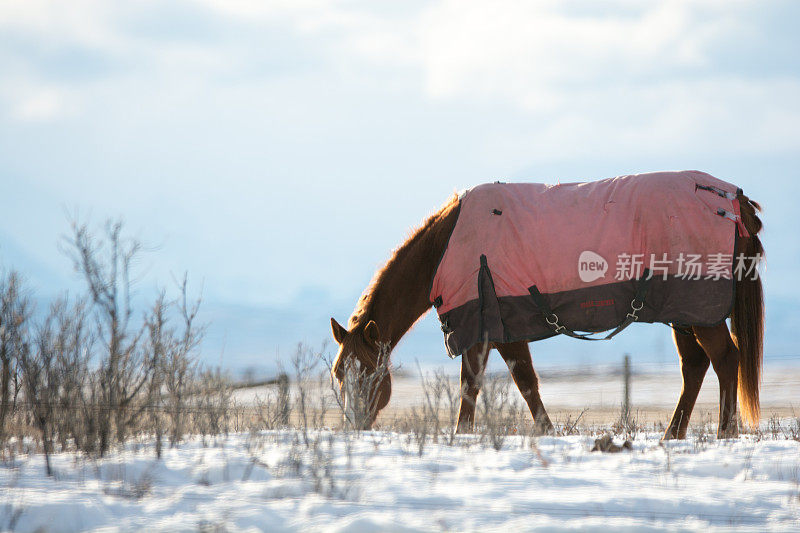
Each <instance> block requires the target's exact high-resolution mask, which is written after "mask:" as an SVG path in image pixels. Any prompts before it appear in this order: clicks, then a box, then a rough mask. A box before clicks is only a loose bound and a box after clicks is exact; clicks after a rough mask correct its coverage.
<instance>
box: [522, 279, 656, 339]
mask: <svg viewBox="0 0 800 533" xmlns="http://www.w3.org/2000/svg"><path fill="white" fill-rule="evenodd" d="M649 282H650V269H647V268H645V269H644V271H643V272H642V276H641V277H640V278H639V279H638V280H636V294H635V296H634V297H633V300H631V311H630V312H629V313H628V314H627V315H626V316H625V320H623V321H622V322H621V323H620V324H619V325H618V326H617V327H616V328H615V329H614V330H613V331H612V332H611V333H609V334H608V335H606V336H605V337H592V335H595V333H576V332H575V331H573V330H571V329H569V328H568V327H566V326H565V325H563V324H561V323H559V320H558V315H556V314H555V313H554V312H553V310H552V309H550V306H549V305H548V304H547V300H545V298H544V296H543V295H542V293H541V292H539V289H538V288H536V285H531V286H530V287H529V288H528V292H529V293H530V294H531V297H532V298H533V302H534V303H535V304H536V307H538V308H539V312H540V313H542V315H544V319H545V320H546V321H547V323H548V324H549V325H550V327H552V328H553V331H555V332H556V333H558V334H563V335H567V336H568V337H572V338H574V339H581V340H584V341H605V340H608V339H611V338H612V337H614V336H615V335H616V334H617V333H619V332H621V331H622V330H623V329H625V328H627V327H628V326H630V325H631V324H633V323H634V322H636V321H637V320H638V319H639V316H638V314H637V313H638V312H639V311H641V310H642V307H644V299H645V297H646V296H647V288H648V285H649Z"/></svg>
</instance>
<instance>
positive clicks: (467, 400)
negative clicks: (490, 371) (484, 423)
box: [456, 343, 490, 433]
mask: <svg viewBox="0 0 800 533" xmlns="http://www.w3.org/2000/svg"><path fill="white" fill-rule="evenodd" d="M489 349H490V347H489V346H488V345H487V344H485V343H480V344H476V345H475V346H473V347H472V348H470V349H469V350H467V353H465V354H464V355H462V356H461V408H460V409H459V410H458V426H457V427H456V433H470V432H472V429H473V427H474V426H475V406H476V405H477V401H478V394H479V393H480V392H481V386H482V385H483V372H484V370H485V369H486V361H487V360H488V359H489Z"/></svg>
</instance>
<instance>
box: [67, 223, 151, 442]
mask: <svg viewBox="0 0 800 533" xmlns="http://www.w3.org/2000/svg"><path fill="white" fill-rule="evenodd" d="M122 228H123V226H122V223H121V222H118V221H117V222H111V221H109V222H107V223H106V226H105V239H99V240H98V239H97V238H95V237H94V236H93V235H92V233H91V232H90V231H89V228H88V227H87V225H86V224H79V223H77V222H73V224H72V234H71V236H70V237H69V238H68V239H67V240H66V252H67V253H68V254H69V256H70V257H71V259H72V261H73V264H74V267H75V270H76V271H77V272H78V273H79V274H80V275H81V277H83V280H84V281H85V283H86V286H87V289H88V292H89V296H90V298H91V301H92V303H93V306H94V316H95V320H96V326H97V336H98V339H99V341H100V342H99V345H100V346H101V347H102V353H98V358H99V369H98V372H99V376H98V377H99V379H98V380H97V382H96V384H97V386H98V387H99V390H98V391H97V395H98V397H99V400H100V403H101V405H102V407H103V408H102V409H100V410H99V411H98V420H97V422H98V426H99V427H98V435H99V438H100V442H99V453H100V455H103V454H104V453H105V452H106V451H107V450H108V448H109V446H110V444H111V438H112V435H111V432H112V431H113V430H116V435H115V437H116V440H117V441H118V442H123V441H124V440H125V437H126V434H127V430H128V428H129V426H131V425H132V424H133V422H134V421H135V419H136V415H137V414H138V413H137V412H135V411H134V410H133V409H132V407H133V403H134V400H135V399H136V396H137V395H138V394H139V392H140V391H142V390H143V388H144V387H145V385H146V384H147V382H148V381H149V380H150V379H151V378H152V376H153V371H154V367H155V361H154V359H153V358H152V357H147V354H146V353H144V352H143V351H142V350H141V349H140V345H139V341H140V339H141V336H142V334H143V330H144V328H143V327H140V328H136V329H134V328H133V325H132V324H131V318H132V314H133V310H132V305H131V291H132V279H131V268H132V266H133V264H134V261H135V260H136V258H137V256H138V254H139V252H140V250H141V244H140V243H139V242H138V241H137V240H135V239H127V238H125V237H123V235H122Z"/></svg>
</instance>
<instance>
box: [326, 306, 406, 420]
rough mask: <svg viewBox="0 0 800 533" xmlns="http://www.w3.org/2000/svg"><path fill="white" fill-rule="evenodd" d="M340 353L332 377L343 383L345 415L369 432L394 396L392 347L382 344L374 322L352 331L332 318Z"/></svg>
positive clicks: (353, 328) (332, 370) (356, 327)
mask: <svg viewBox="0 0 800 533" xmlns="http://www.w3.org/2000/svg"><path fill="white" fill-rule="evenodd" d="M331 329H332V330H333V338H334V339H335V340H336V343H337V344H338V345H339V351H338V353H337V354H336V359H335V360H334V362H333V367H332V368H331V374H332V375H333V377H334V378H335V379H336V380H337V381H338V382H339V387H340V390H341V394H342V400H343V407H344V410H345V416H346V417H347V419H348V421H349V422H350V423H351V424H352V425H353V426H355V427H357V428H358V429H369V428H371V427H372V424H373V423H374V422H375V418H376V417H377V416H378V413H379V412H380V410H381V409H383V408H384V407H386V405H387V404H388V403H389V398H390V397H391V395H392V379H391V376H390V374H389V366H388V365H389V351H390V349H389V345H388V343H385V342H381V340H380V338H381V337H380V330H379V329H378V325H377V324H376V323H375V321H374V320H370V321H368V322H367V323H366V324H363V325H354V326H352V328H351V329H350V330H349V331H348V330H347V329H346V328H345V327H344V326H342V325H341V324H339V323H338V322H337V321H336V320H335V319H333V318H331Z"/></svg>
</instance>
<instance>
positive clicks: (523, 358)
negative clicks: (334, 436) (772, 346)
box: [331, 195, 763, 439]
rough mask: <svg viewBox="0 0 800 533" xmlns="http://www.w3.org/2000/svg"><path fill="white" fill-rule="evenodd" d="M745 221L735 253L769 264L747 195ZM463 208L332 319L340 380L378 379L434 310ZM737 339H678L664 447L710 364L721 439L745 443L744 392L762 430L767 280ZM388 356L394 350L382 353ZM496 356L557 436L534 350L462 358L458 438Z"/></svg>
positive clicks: (681, 427)
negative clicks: (674, 398)
mask: <svg viewBox="0 0 800 533" xmlns="http://www.w3.org/2000/svg"><path fill="white" fill-rule="evenodd" d="M739 203H740V206H741V216H742V222H743V223H744V225H745V227H746V229H747V232H748V233H749V235H748V236H747V237H744V238H740V239H738V240H737V241H736V250H735V254H736V255H737V256H738V255H739V254H740V253H743V254H745V256H746V257H760V256H761V254H762V253H763V248H762V245H761V242H760V240H759V238H758V237H757V234H758V233H759V231H760V230H761V221H760V220H759V218H758V216H757V214H756V213H757V211H759V210H760V206H759V205H758V204H757V203H756V202H754V201H751V200H750V199H748V198H747V197H746V196H744V195H740V196H739ZM457 207H458V199H457V198H456V197H453V198H451V199H450V200H449V201H448V202H447V203H446V204H445V205H444V206H443V207H442V208H441V209H439V210H438V211H436V212H435V213H434V214H433V215H431V216H430V217H429V218H428V219H427V220H426V221H425V222H424V223H423V224H422V226H421V227H420V228H419V229H417V230H416V231H415V232H414V233H413V234H412V235H411V237H409V238H408V239H407V240H406V241H405V242H404V243H403V244H402V245H401V246H400V247H399V248H397V249H396V250H395V252H394V254H393V255H392V257H391V258H390V259H389V261H388V262H387V263H386V265H385V266H384V267H383V268H382V269H380V270H379V271H378V272H377V273H376V274H375V277H374V278H373V281H372V283H371V284H370V286H369V287H368V288H367V290H366V291H365V292H364V295H363V296H362V297H361V298H360V299H359V301H358V304H357V305H356V309H355V311H354V312H353V315H352V316H351V317H350V320H349V322H348V327H347V328H345V327H344V326H342V325H340V324H339V323H338V322H336V320H335V319H333V318H331V327H332V329H333V337H334V339H335V340H336V342H337V343H338V344H339V350H338V354H337V356H336V359H335V361H334V365H333V372H332V373H333V375H334V376H335V377H336V378H337V379H338V380H339V381H340V382H341V380H342V379H343V376H344V367H345V364H346V363H348V362H358V363H359V365H360V367H361V368H362V369H364V371H365V372H366V373H370V372H373V373H374V372H376V369H377V368H378V367H379V364H380V362H379V354H382V353H386V354H387V356H388V353H389V352H390V351H391V349H392V348H394V347H395V346H396V345H397V343H398V342H399V341H400V339H401V338H402V337H403V335H405V333H406V332H407V331H408V330H409V329H411V327H412V326H413V325H414V323H415V322H416V321H417V320H418V319H419V318H420V317H421V316H422V315H423V314H425V312H426V311H428V310H429V309H430V308H431V306H432V303H431V302H430V301H429V294H430V293H429V289H430V285H431V280H432V279H433V276H434V274H435V271H436V268H437V266H438V262H439V260H440V258H441V257H442V254H443V253H444V250H445V247H446V246H447V241H448V238H449V236H450V234H451V233H452V231H453V228H454V226H455V223H456V219H457V218H458V209H457ZM730 318H731V325H732V331H733V336H732V335H731V333H730V332H729V331H728V326H727V324H726V322H725V321H723V322H722V323H720V324H718V325H716V326H714V327H699V326H689V327H687V328H686V330H685V331H682V332H680V333H679V332H677V331H673V337H674V340H675V346H676V347H677V350H678V354H679V356H680V363H681V372H682V374H683V388H682V390H681V394H680V398H679V399H678V405H677V407H676V408H675V412H674V414H673V416H672V420H671V422H670V424H669V426H668V427H667V430H666V432H665V434H664V438H665V439H673V438H678V439H682V438H684V437H685V436H686V430H687V427H688V425H689V418H690V416H691V414H692V409H693V407H694V405H695V402H696V400H697V395H698V393H699V392H700V386H701V384H702V382H703V378H704V376H705V374H706V371H707V370H708V367H709V364H710V365H711V366H712V367H713V368H714V371H715V372H716V374H717V377H718V379H719V389H720V390H719V392H720V403H719V425H718V430H717V435H718V437H720V438H729V437H735V436H737V435H738V431H739V428H738V423H737V419H736V409H737V393H738V399H739V401H740V402H741V415H742V418H743V420H744V421H746V422H747V423H749V424H750V425H751V426H754V427H755V426H756V425H757V424H758V421H759V416H760V410H759V399H758V393H759V382H760V377H759V376H760V370H761V359H762V339H763V295H762V287H761V280H760V279H758V278H757V277H756V279H749V278H748V279H742V280H737V281H736V286H735V300H734V305H733V309H732V312H731V315H730ZM382 347H385V348H388V350H386V349H384V350H382V349H381V348H382ZM491 348H496V349H497V351H498V352H499V353H500V355H501V356H502V358H503V360H504V361H505V362H506V364H507V365H508V368H509V370H510V372H511V376H512V377H513V379H514V382H515V383H516V385H517V387H518V388H519V391H520V393H521V394H522V397H523V398H524V400H525V402H526V403H527V404H528V407H529V408H530V411H531V415H532V416H533V420H534V428H535V431H537V432H538V433H546V432H550V431H552V429H553V424H552V423H551V421H550V418H549V417H548V415H547V411H546V410H545V408H544V404H543V403H542V398H541V396H540V395H539V380H538V378H537V375H536V372H535V371H534V369H533V364H532V361H531V354H530V351H529V349H528V343H527V342H526V341H520V342H509V343H490V344H485V343H484V344H478V345H476V346H473V347H472V348H470V349H469V350H467V351H466V352H465V353H464V355H463V356H462V359H461V407H460V411H459V415H458V427H457V430H458V432H462V433H463V432H469V431H471V430H472V428H473V424H474V420H475V405H476V399H477V396H478V393H479V392H480V388H481V383H482V378H483V372H484V369H485V367H486V361H487V359H488V355H489V350H490V349H491ZM378 381H379V383H375V384H373V385H372V386H371V390H372V391H373V392H372V397H371V398H369V399H368V401H369V402H370V405H371V406H372V409H371V412H370V414H369V416H368V417H367V418H368V420H367V422H366V423H365V428H369V427H371V426H372V424H373V423H374V421H375V418H376V416H377V414H378V412H379V411H380V410H381V409H383V408H384V407H386V405H387V404H388V402H389V397H390V396H391V392H392V382H391V376H390V375H389V374H388V373H385V374H382V375H381V376H380V379H379V380H378Z"/></svg>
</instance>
